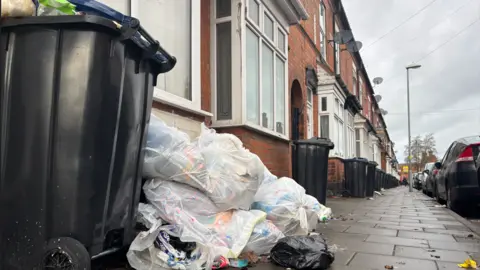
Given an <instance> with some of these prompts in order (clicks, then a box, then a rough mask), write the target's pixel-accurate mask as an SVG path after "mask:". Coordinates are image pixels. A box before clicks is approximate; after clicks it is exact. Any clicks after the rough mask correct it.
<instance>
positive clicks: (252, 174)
mask: <svg viewBox="0 0 480 270" xmlns="http://www.w3.org/2000/svg"><path fill="white" fill-rule="evenodd" d="M197 143H198V146H199V147H200V151H201V153H202V155H203V158H204V160H205V165H206V168H207V171H208V175H209V177H210V181H211V184H212V186H211V187H212V190H211V191H210V192H209V193H208V196H209V197H210V198H211V199H212V201H213V202H214V203H215V204H216V205H217V206H218V207H219V208H220V209H221V210H222V211H226V210H230V209H243V210H248V209H250V206H251V204H252V203H253V198H254V196H255V193H256V192H257V190H258V187H259V186H260V184H261V182H262V181H263V178H264V175H265V166H264V165H263V163H262V161H261V160H260V158H259V157H258V156H257V155H255V154H252V153H251V152H250V151H248V150H247V149H245V148H244V147H243V144H242V142H241V141H240V139H239V138H237V137H236V136H234V135H232V134H223V133H221V134H217V133H216V132H215V130H213V129H208V128H207V127H205V125H202V132H201V134H200V136H199V137H198V139H197Z"/></svg>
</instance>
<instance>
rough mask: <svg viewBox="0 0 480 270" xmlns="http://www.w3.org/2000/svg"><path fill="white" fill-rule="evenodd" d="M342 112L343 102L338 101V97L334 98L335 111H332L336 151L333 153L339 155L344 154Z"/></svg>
mask: <svg viewBox="0 0 480 270" xmlns="http://www.w3.org/2000/svg"><path fill="white" fill-rule="evenodd" d="M344 112H345V110H344V109H343V104H342V103H341V102H340V100H339V99H338V98H336V99H335V113H334V117H333V118H334V131H335V138H334V141H335V145H336V146H337V147H336V151H335V153H336V154H337V155H339V156H342V157H343V156H344V154H345V141H344V134H345V130H344V127H343V122H344Z"/></svg>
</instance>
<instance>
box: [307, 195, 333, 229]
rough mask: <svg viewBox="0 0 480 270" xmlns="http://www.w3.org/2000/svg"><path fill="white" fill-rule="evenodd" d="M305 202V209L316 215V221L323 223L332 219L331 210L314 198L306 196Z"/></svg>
mask: <svg viewBox="0 0 480 270" xmlns="http://www.w3.org/2000/svg"><path fill="white" fill-rule="evenodd" d="M305 200H306V205H307V207H308V208H309V209H311V210H313V211H314V212H315V213H317V216H318V221H320V222H325V221H327V220H329V219H331V218H332V209H330V208H329V207H326V206H325V205H323V204H321V203H319V202H318V200H317V199H315V197H313V196H310V195H308V194H307V195H305Z"/></svg>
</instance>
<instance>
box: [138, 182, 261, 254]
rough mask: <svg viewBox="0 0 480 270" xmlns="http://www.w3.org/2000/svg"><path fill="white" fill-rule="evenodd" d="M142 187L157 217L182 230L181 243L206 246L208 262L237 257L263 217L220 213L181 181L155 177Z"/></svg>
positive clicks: (252, 213) (241, 213) (240, 212)
mask: <svg viewBox="0 0 480 270" xmlns="http://www.w3.org/2000/svg"><path fill="white" fill-rule="evenodd" d="M143 190H144V192H145V196H146V198H147V200H148V201H149V202H150V203H151V204H152V205H153V206H154V207H155V208H156V209H157V211H158V214H159V216H160V217H161V218H162V219H163V220H164V221H166V222H168V223H170V224H172V225H177V226H178V227H179V228H180V229H181V234H180V239H181V240H182V241H183V242H196V243H197V245H198V244H199V245H201V246H204V247H206V248H208V250H209V251H208V253H209V254H208V262H209V263H212V262H213V260H214V259H215V258H217V257H219V256H223V257H225V258H236V257H238V255H239V254H240V253H241V252H242V250H243V249H244V247H245V246H246V244H247V243H248V240H249V238H250V235H251V234H252V231H253V229H254V227H255V225H256V224H257V223H259V222H262V221H264V220H265V216H266V215H265V213H263V212H261V211H243V210H231V211H226V212H220V211H218V208H217V207H216V206H215V204H214V203H213V202H212V201H211V200H210V199H209V198H208V197H207V196H206V195H205V194H203V193H202V192H200V191H198V190H196V189H194V188H192V187H190V186H188V185H185V184H181V183H176V182H171V181H162V180H159V179H154V180H149V181H147V182H146V183H145V185H144V187H143Z"/></svg>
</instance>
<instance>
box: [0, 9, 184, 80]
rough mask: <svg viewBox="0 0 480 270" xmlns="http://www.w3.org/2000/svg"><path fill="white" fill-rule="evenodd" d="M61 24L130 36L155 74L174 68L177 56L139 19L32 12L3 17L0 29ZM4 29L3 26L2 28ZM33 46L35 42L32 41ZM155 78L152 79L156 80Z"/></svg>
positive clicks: (121, 36)
mask: <svg viewBox="0 0 480 270" xmlns="http://www.w3.org/2000/svg"><path fill="white" fill-rule="evenodd" d="M33 25H35V26H39V27H54V26H55V27H58V26H59V25H62V27H65V28H67V27H69V26H71V27H72V28H74V29H88V30H93V31H98V32H108V33H111V34H112V35H114V36H117V37H118V39H119V40H128V39H129V40H131V41H132V42H133V43H134V44H135V45H136V46H137V47H138V48H140V49H142V51H143V53H142V57H141V58H143V59H149V60H150V61H151V62H152V72H153V73H154V75H155V77H156V76H157V75H158V74H160V73H166V72H168V71H170V70H172V69H173V67H174V66H175V64H176V63H177V60H176V58H175V57H174V56H172V55H170V54H169V53H168V52H167V51H165V50H164V49H163V48H162V47H161V46H160V44H159V42H158V41H156V40H154V39H153V38H152V37H151V36H150V35H149V34H148V33H147V32H146V31H145V30H144V29H143V28H142V27H141V26H140V22H139V21H138V20H136V21H132V22H131V23H130V25H128V26H127V25H119V24H118V23H115V22H114V21H112V20H109V19H107V18H104V17H101V16H97V15H69V16H32V17H21V18H5V19H3V18H2V32H5V30H6V31H8V28H13V27H23V26H33ZM4 29H5V30H4ZM32 46H33V47H32V49H36V48H35V44H32ZM155 81H156V80H154V82H155Z"/></svg>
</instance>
